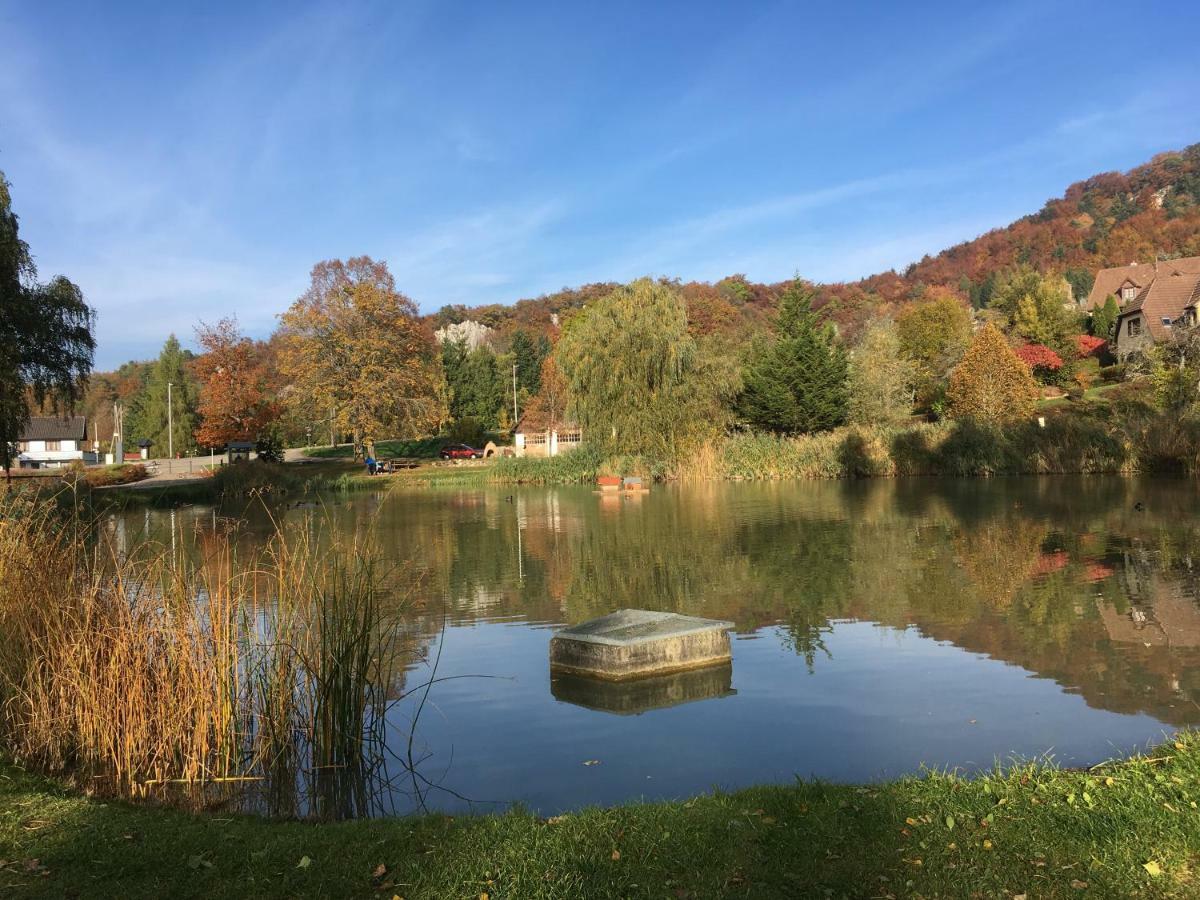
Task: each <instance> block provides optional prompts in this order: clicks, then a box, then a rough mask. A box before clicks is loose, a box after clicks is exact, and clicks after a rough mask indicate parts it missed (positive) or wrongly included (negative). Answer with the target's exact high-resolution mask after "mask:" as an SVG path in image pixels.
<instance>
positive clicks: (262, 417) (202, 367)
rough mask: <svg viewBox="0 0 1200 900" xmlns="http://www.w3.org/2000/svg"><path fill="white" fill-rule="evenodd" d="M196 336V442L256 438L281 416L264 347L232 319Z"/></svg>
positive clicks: (221, 443)
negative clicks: (198, 418) (198, 348)
mask: <svg viewBox="0 0 1200 900" xmlns="http://www.w3.org/2000/svg"><path fill="white" fill-rule="evenodd" d="M196 338H197V340H199V342H200V346H202V347H203V348H204V353H202V354H201V355H200V356H199V357H197V358H196V361H195V362H194V363H193V366H194V371H195V373H196V379H197V380H198V381H199V382H200V403H199V409H198V411H199V413H200V416H201V423H200V427H199V428H197V429H196V443H197V444H198V445H199V446H201V447H222V446H224V445H225V444H228V443H229V442H230V441H253V440H256V439H257V438H258V437H259V436H260V435H261V434H262V432H263V430H264V429H265V428H266V427H267V426H268V425H269V424H270V423H271V422H272V421H274V419H275V417H276V416H277V415H278V408H277V406H276V404H275V402H274V400H273V399H272V398H271V396H270V393H269V391H268V382H269V371H268V367H267V365H266V363H265V360H264V355H263V352H262V348H261V347H260V346H259V345H258V344H256V343H255V342H254V341H252V340H250V339H249V338H247V337H244V336H243V335H242V333H241V332H240V331H239V330H238V325H237V322H236V321H235V320H234V319H222V320H221V321H219V322H217V324H216V325H204V324H201V325H200V327H199V328H197V329H196Z"/></svg>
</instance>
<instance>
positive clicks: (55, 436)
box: [18, 416, 87, 441]
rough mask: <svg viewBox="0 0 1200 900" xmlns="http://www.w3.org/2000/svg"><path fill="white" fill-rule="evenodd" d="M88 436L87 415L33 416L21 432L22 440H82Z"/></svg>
mask: <svg viewBox="0 0 1200 900" xmlns="http://www.w3.org/2000/svg"><path fill="white" fill-rule="evenodd" d="M86 438H87V418H86V417H85V416H66V417H59V416H33V417H31V418H30V420H29V424H28V425H26V426H25V429H24V430H23V431H22V432H21V436H20V438H18V440H22V441H82V440H85V439H86Z"/></svg>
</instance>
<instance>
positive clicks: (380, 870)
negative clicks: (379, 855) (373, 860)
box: [371, 863, 387, 880]
mask: <svg viewBox="0 0 1200 900" xmlns="http://www.w3.org/2000/svg"><path fill="white" fill-rule="evenodd" d="M386 874H387V866H385V865H384V864H383V863H380V864H379V865H377V866H376V867H375V871H374V872H372V873H371V877H372V878H374V879H376V880H379V879H380V878H382V877H383V876H384V875H386Z"/></svg>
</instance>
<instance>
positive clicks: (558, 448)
mask: <svg viewBox="0 0 1200 900" xmlns="http://www.w3.org/2000/svg"><path fill="white" fill-rule="evenodd" d="M513 442H514V443H515V444H516V447H517V456H558V455H559V454H560V453H566V452H568V451H570V450H574V449H576V448H577V447H578V446H579V445H580V444H582V443H583V430H582V429H581V428H580V427H579V426H578V425H575V424H573V423H562V424H560V425H558V426H557V427H553V428H548V429H546V430H544V431H540V430H533V429H531V428H530V427H529V426H528V423H526V421H525V420H524V419H522V420H521V421H520V422H518V423H517V427H516V430H515V431H514V432H513Z"/></svg>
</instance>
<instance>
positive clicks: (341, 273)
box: [279, 256, 446, 448]
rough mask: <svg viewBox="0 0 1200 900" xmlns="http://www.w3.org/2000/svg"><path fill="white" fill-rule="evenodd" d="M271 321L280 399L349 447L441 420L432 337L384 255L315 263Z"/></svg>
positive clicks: (440, 383)
mask: <svg viewBox="0 0 1200 900" xmlns="http://www.w3.org/2000/svg"><path fill="white" fill-rule="evenodd" d="M280 320H281V332H282V333H281V351H280V355H279V365H280V370H281V372H282V373H283V375H284V376H285V377H286V378H287V379H289V381H290V382H291V392H290V394H289V402H291V403H293V404H295V405H297V406H299V407H301V408H307V409H309V410H312V411H314V412H315V413H317V414H318V415H320V416H327V417H331V418H332V421H333V425H334V427H335V428H336V429H337V430H339V431H341V432H342V433H343V434H345V433H350V434H352V435H353V437H354V444H355V447H356V448H361V447H362V445H363V442H364V441H365V440H368V439H371V440H377V439H381V438H384V437H393V436H396V437H399V436H411V437H417V436H420V435H423V434H427V433H429V432H430V431H431V430H433V429H435V428H436V427H438V426H439V425H440V424H441V423H442V422H443V420H444V419H445V416H446V406H445V382H444V380H443V378H442V371H441V366H440V364H439V359H438V348H437V342H436V341H435V340H434V337H433V333H432V332H431V331H430V330H429V328H428V327H427V326H426V325H425V324H423V323H422V322H421V320H420V319H419V318H418V316H417V306H416V304H415V303H413V301H412V300H410V299H409V298H408V297H406V296H404V295H403V294H401V293H400V292H399V291H397V290H396V284H395V281H394V280H393V278H392V274H391V272H389V271H388V268H387V265H386V264H385V263H382V262H376V261H375V260H373V259H371V258H370V257H367V256H358V257H354V258H353V259H349V260H346V261H344V262H343V261H342V260H328V261H326V262H321V263H318V264H317V265H315V266H313V270H312V284H311V285H310V286H309V288H308V290H307V291H305V293H304V294H303V295H302V296H301V297H300V298H299V299H297V300H296V302H295V303H293V304H292V305H291V307H290V308H289V309H288V310H287V312H285V313H284V314H283V315H282V316H281V317H280Z"/></svg>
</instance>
